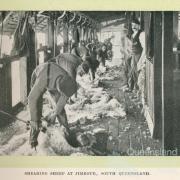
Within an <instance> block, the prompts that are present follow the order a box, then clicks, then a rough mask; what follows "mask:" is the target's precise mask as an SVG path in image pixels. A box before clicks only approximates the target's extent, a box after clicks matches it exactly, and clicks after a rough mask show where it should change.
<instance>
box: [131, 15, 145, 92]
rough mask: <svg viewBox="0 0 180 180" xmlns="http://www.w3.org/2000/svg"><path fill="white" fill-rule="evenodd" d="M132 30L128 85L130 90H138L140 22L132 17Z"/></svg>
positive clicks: (140, 46) (140, 47)
mask: <svg viewBox="0 0 180 180" xmlns="http://www.w3.org/2000/svg"><path fill="white" fill-rule="evenodd" d="M131 25H132V30H133V34H132V35H131V38H130V39H131V43H132V45H131V46H132V48H131V58H130V59H129V61H130V62H129V63H130V70H129V72H128V85H129V88H130V90H138V85H137V82H138V70H137V63H138V61H139V59H140V58H141V55H142V52H143V48H142V45H141V38H140V35H141V32H142V30H141V29H140V22H139V21H138V19H136V18H135V19H133V21H132V23H131Z"/></svg>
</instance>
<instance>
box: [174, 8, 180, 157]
mask: <svg viewBox="0 0 180 180" xmlns="http://www.w3.org/2000/svg"><path fill="white" fill-rule="evenodd" d="M173 16H174V17H173V41H174V43H173V44H174V45H173V49H174V58H175V62H174V63H175V67H174V74H173V75H174V86H173V88H174V144H175V146H176V147H177V149H178V150H180V121H179V117H180V93H179V92H180V67H179V65H180V64H179V58H180V52H179V51H178V49H177V43H178V21H179V20H178V12H173ZM178 154H180V153H178Z"/></svg>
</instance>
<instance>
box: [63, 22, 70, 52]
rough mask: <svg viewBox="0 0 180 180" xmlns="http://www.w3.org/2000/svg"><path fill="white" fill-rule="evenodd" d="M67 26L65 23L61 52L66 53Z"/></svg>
mask: <svg viewBox="0 0 180 180" xmlns="http://www.w3.org/2000/svg"><path fill="white" fill-rule="evenodd" d="M68 31H69V30H68V25H67V23H65V24H64V26H63V52H64V53H65V52H68V41H69V37H68V34H69V32H68Z"/></svg>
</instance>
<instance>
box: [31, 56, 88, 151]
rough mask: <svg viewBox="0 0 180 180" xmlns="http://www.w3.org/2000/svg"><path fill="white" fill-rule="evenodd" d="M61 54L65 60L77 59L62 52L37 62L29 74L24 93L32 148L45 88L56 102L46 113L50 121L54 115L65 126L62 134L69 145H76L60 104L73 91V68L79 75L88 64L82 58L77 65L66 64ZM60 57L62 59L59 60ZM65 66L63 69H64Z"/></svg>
mask: <svg viewBox="0 0 180 180" xmlns="http://www.w3.org/2000/svg"><path fill="white" fill-rule="evenodd" d="M62 57H63V58H64V59H67V58H69V59H71V60H66V61H67V62H68V61H73V60H74V61H75V62H79V60H77V57H76V56H74V55H71V54H69V55H68V54H65V55H63V54H62V55H59V56H57V57H56V58H53V59H52V60H50V61H49V62H47V63H44V64H42V65H39V66H37V68H36V69H35V70H34V72H33V74H32V77H31V87H32V89H31V91H30V94H29V96H28V103H29V109H30V115H31V132H30V144H31V147H32V148H36V146H37V145H38V141H37V139H38V135H39V127H40V125H41V117H42V106H43V94H44V93H45V92H46V91H48V92H49V94H50V95H51V96H52V98H53V99H54V101H55V102H56V108H55V111H54V112H53V113H52V114H51V115H50V121H51V122H52V123H53V122H55V119H56V117H57V119H58V121H59V123H60V124H61V125H63V126H64V128H65V137H66V140H67V141H68V143H69V144H70V145H72V146H77V145H75V144H76V142H72V141H71V138H70V137H71V132H70V129H69V126H68V122H67V117H66V112H65V109H64V106H65V105H66V103H67V100H68V99H69V98H70V97H71V96H72V95H73V94H74V93H76V92H77V84H76V79H75V77H73V76H75V75H76V72H75V70H77V71H78V74H80V75H83V74H85V73H87V72H88V70H89V66H88V64H87V63H86V62H83V63H82V64H81V66H79V68H77V65H74V66H68V64H67V63H65V62H64V60H63V58H62ZM61 59H62V62H61V61H60V60H61ZM55 60H56V62H55ZM60 62H61V63H60ZM63 62H64V65H63ZM60 64H61V65H62V66H64V68H63V67H61V65H60ZM66 67H67V68H66ZM65 69H67V71H66V70H65Z"/></svg>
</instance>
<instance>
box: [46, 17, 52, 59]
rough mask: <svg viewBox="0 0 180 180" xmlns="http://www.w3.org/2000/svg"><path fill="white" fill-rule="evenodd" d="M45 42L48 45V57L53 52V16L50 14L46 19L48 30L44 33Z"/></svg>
mask: <svg viewBox="0 0 180 180" xmlns="http://www.w3.org/2000/svg"><path fill="white" fill-rule="evenodd" d="M46 44H47V46H48V49H50V50H51V53H50V54H48V58H51V57H53V52H54V18H53V16H52V15H50V18H49V19H48V31H47V34H46Z"/></svg>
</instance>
